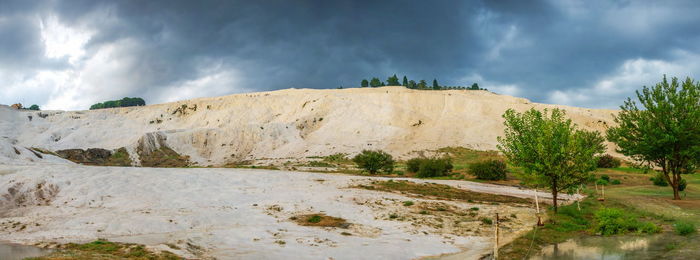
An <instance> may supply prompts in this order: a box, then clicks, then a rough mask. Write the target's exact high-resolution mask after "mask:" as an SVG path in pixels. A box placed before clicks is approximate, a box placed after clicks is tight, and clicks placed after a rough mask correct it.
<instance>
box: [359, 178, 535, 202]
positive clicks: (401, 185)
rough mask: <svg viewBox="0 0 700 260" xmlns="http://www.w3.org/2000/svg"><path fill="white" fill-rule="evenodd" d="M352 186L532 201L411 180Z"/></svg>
mask: <svg viewBox="0 0 700 260" xmlns="http://www.w3.org/2000/svg"><path fill="white" fill-rule="evenodd" d="M352 188H361V189H368V190H379V191H386V192H396V193H403V194H407V195H413V196H418V197H430V198H434V199H443V200H462V201H467V202H482V203H483V202H486V203H494V202H495V203H526V204H530V203H531V201H530V200H529V199H523V198H517V197H511V196H505V195H496V194H489V193H480V192H473V191H468V190H463V189H458V188H454V187H452V186H449V185H444V184H435V183H415V182H410V181H394V180H388V181H373V182H372V183H371V184H370V185H357V186H353V187H352Z"/></svg>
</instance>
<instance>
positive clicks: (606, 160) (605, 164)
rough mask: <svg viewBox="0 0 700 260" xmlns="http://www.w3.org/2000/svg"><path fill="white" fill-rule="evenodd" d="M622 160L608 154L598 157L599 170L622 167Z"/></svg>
mask: <svg viewBox="0 0 700 260" xmlns="http://www.w3.org/2000/svg"><path fill="white" fill-rule="evenodd" d="M620 165H621V162H620V159H617V158H615V157H613V156H612V155H609V154H606V155H602V156H599V157H598V168H617V167H620Z"/></svg>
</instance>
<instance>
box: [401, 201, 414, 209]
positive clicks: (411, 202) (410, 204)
mask: <svg viewBox="0 0 700 260" xmlns="http://www.w3.org/2000/svg"><path fill="white" fill-rule="evenodd" d="M403 205H404V206H406V207H409V206H413V201H410V200H407V201H404V202H403Z"/></svg>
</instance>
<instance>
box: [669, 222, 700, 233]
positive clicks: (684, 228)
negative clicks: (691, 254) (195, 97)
mask: <svg viewBox="0 0 700 260" xmlns="http://www.w3.org/2000/svg"><path fill="white" fill-rule="evenodd" d="M673 229H674V230H675V231H676V234H679V235H681V236H686V235H690V234H692V233H695V232H696V231H697V229H696V228H695V224H693V223H690V222H676V223H675V224H673Z"/></svg>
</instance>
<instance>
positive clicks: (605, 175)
mask: <svg viewBox="0 0 700 260" xmlns="http://www.w3.org/2000/svg"><path fill="white" fill-rule="evenodd" d="M600 179H601V180H606V181H608V182H609V181H610V176H608V175H607V174H603V175H601V176H600Z"/></svg>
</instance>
